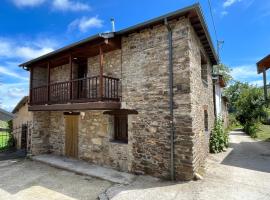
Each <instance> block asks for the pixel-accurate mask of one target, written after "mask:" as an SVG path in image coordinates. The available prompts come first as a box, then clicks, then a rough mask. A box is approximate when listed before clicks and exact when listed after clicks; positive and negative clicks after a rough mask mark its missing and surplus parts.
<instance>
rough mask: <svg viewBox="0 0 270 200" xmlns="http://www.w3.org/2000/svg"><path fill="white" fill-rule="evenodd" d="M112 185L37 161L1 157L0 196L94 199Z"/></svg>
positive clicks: (12, 198)
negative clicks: (2, 158)
mask: <svg viewBox="0 0 270 200" xmlns="http://www.w3.org/2000/svg"><path fill="white" fill-rule="evenodd" d="M111 185H112V184H111V183H110V182H108V181H104V180H99V179H96V178H91V177H89V176H81V175H76V174H74V173H71V172H67V171H64V170H60V169H56V168H53V167H50V166H48V165H45V164H41V163H39V162H35V161H30V160H22V159H20V160H6V161H0V200H92V199H97V197H98V195H99V194H100V193H102V192H103V191H104V190H106V189H107V188H108V187H110V186H111Z"/></svg>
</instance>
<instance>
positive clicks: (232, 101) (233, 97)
mask: <svg viewBox="0 0 270 200" xmlns="http://www.w3.org/2000/svg"><path fill="white" fill-rule="evenodd" d="M248 88H249V85H248V84H247V83H241V82H239V81H236V82H234V84H231V85H230V86H229V87H227V88H226V89H225V91H224V95H225V96H226V97H227V98H228V100H229V112H230V113H235V112H236V110H237V105H236V103H237V101H238V99H239V98H240V95H241V93H242V91H243V90H244V89H248Z"/></svg>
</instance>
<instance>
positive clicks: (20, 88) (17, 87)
mask: <svg viewBox="0 0 270 200" xmlns="http://www.w3.org/2000/svg"><path fill="white" fill-rule="evenodd" d="M28 85H29V83H28V81H27V82H26V81H25V82H21V83H7V84H0V97H2V98H1V107H2V108H3V109H5V110H8V111H12V110H13V108H14V107H15V106H16V104H17V103H18V102H19V101H20V100H21V98H22V97H24V96H26V95H28V93H29V91H28Z"/></svg>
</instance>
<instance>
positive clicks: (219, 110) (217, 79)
mask: <svg viewBox="0 0 270 200" xmlns="http://www.w3.org/2000/svg"><path fill="white" fill-rule="evenodd" d="M213 82H214V92H215V96H214V99H215V116H216V117H219V118H220V119H221V120H222V121H223V123H224V127H225V128H227V127H228V125H229V124H228V123H229V119H228V117H229V113H228V105H227V104H228V99H227V98H226V97H225V96H224V94H223V92H224V88H225V87H226V82H225V80H224V77H223V76H222V75H220V74H214V75H213Z"/></svg>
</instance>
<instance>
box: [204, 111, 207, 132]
mask: <svg viewBox="0 0 270 200" xmlns="http://www.w3.org/2000/svg"><path fill="white" fill-rule="evenodd" d="M204 130H205V131H208V112H207V110H204Z"/></svg>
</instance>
